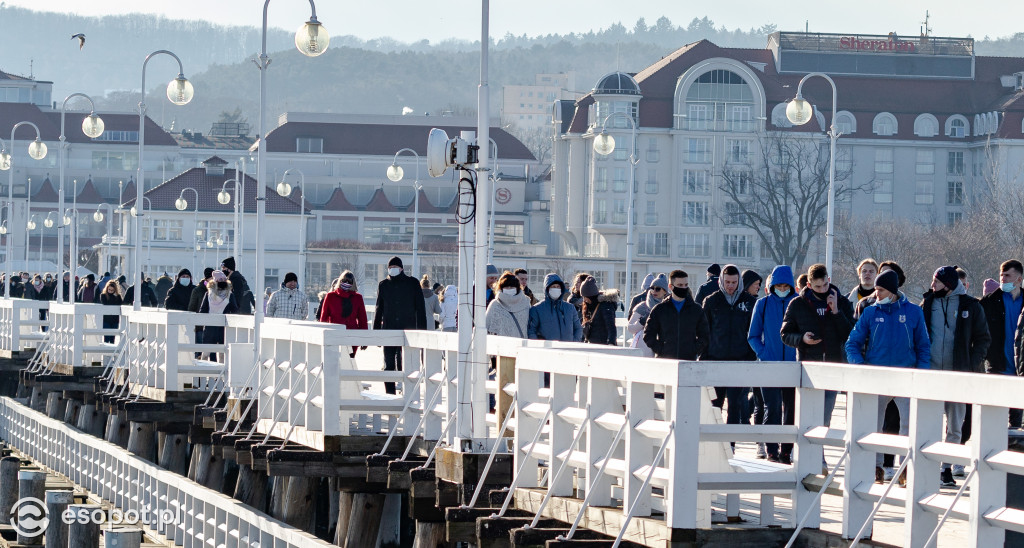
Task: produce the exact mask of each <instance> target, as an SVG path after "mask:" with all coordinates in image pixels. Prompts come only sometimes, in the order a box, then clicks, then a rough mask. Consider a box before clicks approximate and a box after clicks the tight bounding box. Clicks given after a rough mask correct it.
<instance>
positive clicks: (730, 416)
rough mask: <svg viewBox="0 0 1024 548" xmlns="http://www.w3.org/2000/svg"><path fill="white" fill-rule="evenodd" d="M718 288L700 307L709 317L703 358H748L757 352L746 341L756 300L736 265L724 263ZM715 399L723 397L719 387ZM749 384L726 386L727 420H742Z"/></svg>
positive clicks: (734, 359) (728, 422) (719, 359)
mask: <svg viewBox="0 0 1024 548" xmlns="http://www.w3.org/2000/svg"><path fill="white" fill-rule="evenodd" d="M718 285H719V290H718V291H715V292H714V293H712V294H711V295H710V296H709V297H708V298H706V299H704V303H703V304H702V307H703V308H704V313H705V314H706V315H707V317H708V331H709V334H710V340H709V343H708V350H707V354H706V356H705V357H704V358H703V359H705V360H713V361H750V360H753V359H754V358H755V357H756V356H755V354H754V351H753V349H751V348H750V344H749V343H748V342H747V330H748V329H749V328H750V315H751V314H752V313H753V312H754V304H755V303H756V302H757V300H756V299H755V298H754V296H753V295H751V294H750V293H748V292H747V291H745V289H744V288H741V287H740V269H739V268H736V265H731V264H729V265H725V267H724V268H722V275H721V277H719V279H718ZM717 390H718V399H721V398H722V389H717ZM749 391H750V387H730V388H726V389H725V401H726V402H727V404H728V407H729V409H728V411H727V415H726V423H727V424H741V423H742V421H743V417H745V416H748V415H746V413H745V411H746V408H747V393H748V392H749Z"/></svg>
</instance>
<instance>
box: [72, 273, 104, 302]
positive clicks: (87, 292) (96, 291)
mask: <svg viewBox="0 0 1024 548" xmlns="http://www.w3.org/2000/svg"><path fill="white" fill-rule="evenodd" d="M99 299H100V288H99V286H97V285H96V275H95V274H89V275H87V276H86V277H85V281H84V282H82V287H80V288H78V294H77V295H75V302H78V303H96V302H99Z"/></svg>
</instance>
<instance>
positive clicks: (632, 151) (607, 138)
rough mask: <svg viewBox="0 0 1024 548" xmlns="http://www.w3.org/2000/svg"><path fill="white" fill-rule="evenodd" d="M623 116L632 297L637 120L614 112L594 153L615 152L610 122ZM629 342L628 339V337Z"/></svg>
mask: <svg viewBox="0 0 1024 548" xmlns="http://www.w3.org/2000/svg"><path fill="white" fill-rule="evenodd" d="M615 116H623V117H625V118H626V119H627V120H629V127H630V128H631V133H630V135H631V139H630V142H629V204H628V205H627V207H626V295H627V297H626V298H627V299H628V298H629V296H631V295H632V292H631V290H632V287H630V286H631V285H632V281H633V202H635V201H636V197H635V195H636V188H635V187H636V181H635V178H636V164H637V162H638V161H639V159H638V158H637V157H636V120H634V119H633V117H632V116H630V115H628V114H626V113H625V112H613V113H611V114H609V115H608V116H607V117H605V119H604V120H603V121H602V122H601V134H600V135H598V136H597V137H595V138H594V152H596V153H598V154H600V155H602V156H607V155H609V154H611V153H612V152H613V151H615V138H614V137H612V136H611V135H609V134H608V120H610V119H611V118H613V117H615ZM626 339H627V342H628V337H626Z"/></svg>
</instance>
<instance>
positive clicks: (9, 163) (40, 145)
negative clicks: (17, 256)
mask: <svg viewBox="0 0 1024 548" xmlns="http://www.w3.org/2000/svg"><path fill="white" fill-rule="evenodd" d="M21 126H32V129H34V130H36V140H35V141H32V143H30V144H29V145H28V155H29V156H30V157H32V158H33V159H35V160H42V159H43V158H45V157H46V143H44V142H42V140H41V135H40V133H39V126H37V125H35V124H33V123H32V122H29V121H23V122H18V123H17V124H14V127H12V128H11V141H10V143H11V148H10V149H7V147H6V145H3V142H2V141H0V147H2V150H4V151H5V152H0V170H3V171H7V214H8V216H13V213H14V170H13V169H11V168H12V167H13V166H14V133H15V132H16V131H18V128H19V127H21ZM29 187H30V188H29V192H28V195H29V199H30V200H31V199H32V189H31V184H30V185H29ZM30 213H31V211H26V214H30ZM10 226H14V224H13V223H12V224H11V225H10ZM25 253H28V250H27V249H26V250H25ZM13 256H14V242H13V241H12V240H11V237H10V235H9V236H8V237H7V260H6V262H7V265H6V266H5V267H4V270H6V271H7V276H8V279H10V276H11V273H12V269H13V267H14V264H13V261H12V257H13ZM26 266H27V265H26Z"/></svg>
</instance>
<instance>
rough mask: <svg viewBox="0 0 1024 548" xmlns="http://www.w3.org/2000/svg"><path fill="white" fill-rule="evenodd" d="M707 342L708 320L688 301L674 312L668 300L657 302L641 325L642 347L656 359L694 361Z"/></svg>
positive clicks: (690, 299)
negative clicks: (642, 333) (651, 352)
mask: <svg viewBox="0 0 1024 548" xmlns="http://www.w3.org/2000/svg"><path fill="white" fill-rule="evenodd" d="M709 338H710V336H709V334H708V318H707V316H705V315H704V310H703V309H701V307H700V305H698V304H697V303H695V302H694V301H693V299H692V298H689V297H687V299H686V300H685V301H683V307H682V308H681V309H680V310H679V311H678V312H676V306H675V305H674V304H673V303H672V299H671V298H668V299H665V300H664V301H661V302H660V303H658V304H657V305H656V306H655V307H654V308H653V309H651V314H650V316H647V323H646V324H644V344H646V345H647V347H648V348H650V349H651V350H652V351H653V352H654V356H655V357H657V358H669V359H673V360H696V359H697V358H699V357H701V356H703V355H704V352H705V351H706V350H707V348H708V339H709ZM744 342H746V341H744Z"/></svg>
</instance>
